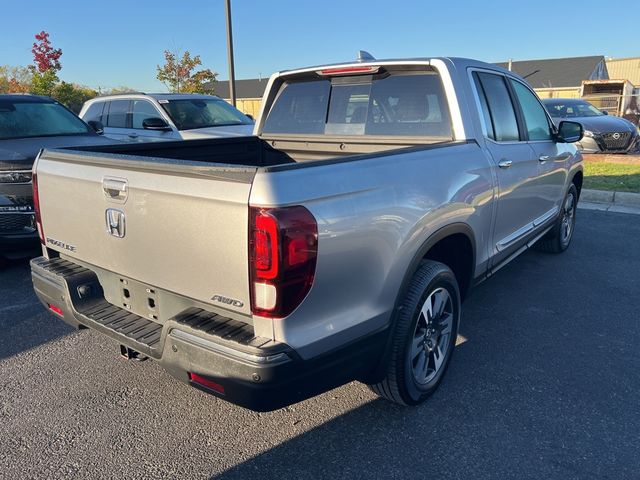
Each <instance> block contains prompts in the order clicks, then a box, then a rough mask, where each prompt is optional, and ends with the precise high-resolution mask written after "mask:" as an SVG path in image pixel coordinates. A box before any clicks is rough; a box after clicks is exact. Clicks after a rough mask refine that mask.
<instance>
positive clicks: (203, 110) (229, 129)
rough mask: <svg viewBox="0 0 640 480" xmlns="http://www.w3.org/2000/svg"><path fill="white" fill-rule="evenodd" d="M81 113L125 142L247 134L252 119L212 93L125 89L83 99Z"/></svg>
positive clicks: (109, 134)
mask: <svg viewBox="0 0 640 480" xmlns="http://www.w3.org/2000/svg"><path fill="white" fill-rule="evenodd" d="M80 117H81V118H82V119H83V120H85V121H92V120H93V121H99V122H101V123H102V124H103V125H104V135H105V136H106V137H110V138H115V139H117V140H122V141H125V142H149V141H158V140H191V139H194V138H212V137H234V136H247V135H251V134H252V132H253V124H254V122H253V120H252V119H251V118H250V117H248V116H247V115H245V114H244V113H242V112H241V111H240V110H238V109H237V108H235V107H234V106H232V105H230V104H228V103H227V102H225V101H224V100H223V99H221V98H219V97H216V96H213V95H197V94H186V93H178V94H163V93H154V94H144V93H127V94H122V95H109V96H104V97H98V98H94V99H92V100H89V101H87V102H85V104H84V106H83V107H82V110H81V111H80Z"/></svg>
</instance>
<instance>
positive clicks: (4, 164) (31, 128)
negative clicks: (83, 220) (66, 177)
mask: <svg viewBox="0 0 640 480" xmlns="http://www.w3.org/2000/svg"><path fill="white" fill-rule="evenodd" d="M113 143H116V142H115V141H114V140H108V139H106V138H104V137H102V136H100V135H98V134H97V133H96V132H95V131H94V130H93V129H92V128H91V127H89V125H87V124H86V123H84V122H83V121H82V120H80V119H79V118H78V117H77V116H76V115H75V114H74V113H72V112H71V111H70V110H68V109H67V108H66V107H64V106H63V105H61V104H59V103H58V102H56V101H55V100H52V99H51V98H48V97H40V96H36V95H0V260H2V259H3V258H17V257H21V256H25V255H28V254H30V253H31V252H33V251H35V250H36V247H37V246H38V245H39V242H38V234H37V232H36V223H35V218H34V215H35V213H34V209H33V192H32V185H31V167H32V166H33V161H34V159H35V157H36V155H38V152H39V151H40V149H42V148H58V147H66V146H80V145H105V144H113Z"/></svg>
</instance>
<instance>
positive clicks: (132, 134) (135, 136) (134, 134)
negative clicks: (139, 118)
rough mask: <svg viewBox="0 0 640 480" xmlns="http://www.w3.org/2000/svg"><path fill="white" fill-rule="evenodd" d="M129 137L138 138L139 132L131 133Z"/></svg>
mask: <svg viewBox="0 0 640 480" xmlns="http://www.w3.org/2000/svg"><path fill="white" fill-rule="evenodd" d="M129 138H138V134H137V133H130V134H129Z"/></svg>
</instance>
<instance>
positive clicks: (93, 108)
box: [83, 102, 105, 123]
mask: <svg viewBox="0 0 640 480" xmlns="http://www.w3.org/2000/svg"><path fill="white" fill-rule="evenodd" d="M104 104H105V102H94V103H92V104H91V105H90V106H89V108H88V109H87V111H86V113H85V114H84V118H83V120H84V121H85V122H101V123H104V122H103V121H102V109H103V108H104Z"/></svg>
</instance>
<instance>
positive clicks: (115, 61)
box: [0, 0, 640, 91]
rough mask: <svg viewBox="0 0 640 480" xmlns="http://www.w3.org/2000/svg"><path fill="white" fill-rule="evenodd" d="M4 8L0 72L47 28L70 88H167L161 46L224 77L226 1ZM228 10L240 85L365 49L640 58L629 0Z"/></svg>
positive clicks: (66, 0)
mask: <svg viewBox="0 0 640 480" xmlns="http://www.w3.org/2000/svg"><path fill="white" fill-rule="evenodd" d="M634 5H635V6H634ZM572 10H573V11H574V12H575V13H574V14H572V13H571V12H572ZM0 11H1V12H2V13H1V17H2V19H3V21H2V28H1V29H0V65H27V64H29V63H31V61H32V55H31V44H32V43H33V35H34V34H35V33H37V32H39V31H41V30H47V31H48V32H49V33H50V34H51V40H52V42H53V45H54V46H55V47H59V48H62V50H63V56H62V67H63V68H62V71H61V72H60V77H61V78H62V79H63V80H66V81H70V82H76V83H80V84H84V85H88V86H90V87H93V88H96V87H98V86H102V87H107V88H110V87H115V86H120V85H127V86H130V87H133V88H136V89H140V90H146V91H163V90H164V87H163V86H162V84H161V83H159V82H158V81H157V80H156V79H155V74H156V72H155V67H156V65H157V64H159V63H162V61H163V55H162V52H163V50H164V49H171V50H175V49H182V50H184V49H188V50H190V51H191V53H192V54H199V55H200V56H201V58H202V60H203V63H204V65H205V66H206V67H208V68H211V69H212V70H214V71H216V72H218V73H219V74H220V75H219V77H218V78H219V79H221V80H222V79H226V78H228V71H227V57H226V37H225V16H224V0H208V1H204V0H201V1H197V0H181V1H176V0H174V1H171V2H169V1H164V0H155V1H149V0H135V1H124V0H110V1H89V2H77V1H71V0H48V1H44V0H21V1H7V0H4V1H2V5H1V6H0ZM624 12H627V13H626V14H625V13H624ZM232 13H233V28H234V47H235V60H236V62H235V63H236V78H255V77H257V76H258V75H260V74H261V75H262V76H263V77H266V76H268V75H270V74H271V73H273V72H274V71H277V70H284V69H288V68H294V67H301V66H309V65H317V64H322V63H331V62H337V61H346V60H351V59H353V58H355V53H356V51H357V50H359V49H364V50H368V51H370V52H371V53H372V54H373V55H374V56H376V57H377V58H389V57H420V56H465V57H471V58H477V59H480V60H484V61H489V62H494V61H504V60H507V59H509V58H513V59H514V60H527V59H537V58H557V57H570V56H583V55H606V56H611V57H630V56H640V42H639V41H638V31H639V30H640V20H639V18H640V17H638V12H637V2H634V1H629V0H627V1H616V0H608V1H603V0H598V1H594V0H583V1H581V2H563V1H559V0H554V1H548V0H540V1H538V2H517V1H504V0H500V1H496V2H492V3H490V4H489V3H487V2H478V1H457V2H453V1H448V2H447V1H444V2H442V1H440V2H436V1H433V0H432V1H428V0H423V1H418V0H411V1H410V0H393V1H382V0H316V1H304V0H297V1H296V0H232Z"/></svg>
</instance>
